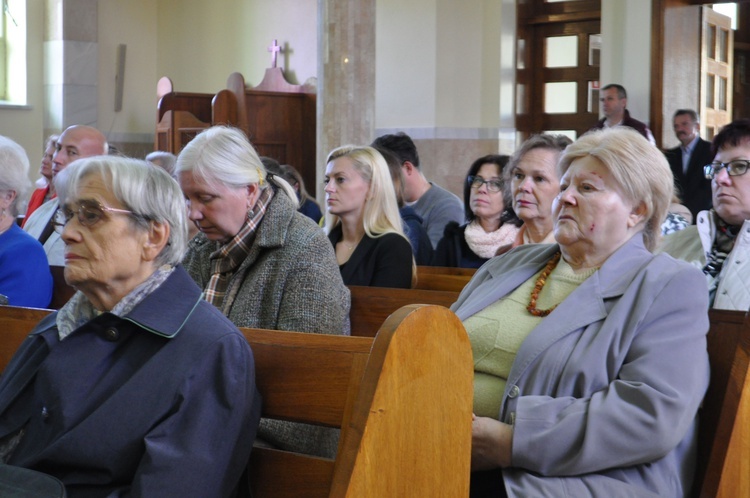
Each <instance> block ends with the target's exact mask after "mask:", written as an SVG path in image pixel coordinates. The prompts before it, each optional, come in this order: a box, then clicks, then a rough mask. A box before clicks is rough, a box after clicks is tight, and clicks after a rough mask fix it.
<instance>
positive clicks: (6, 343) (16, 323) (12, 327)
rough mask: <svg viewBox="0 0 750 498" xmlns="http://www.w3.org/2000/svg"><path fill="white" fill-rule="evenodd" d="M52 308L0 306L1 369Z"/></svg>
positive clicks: (3, 368)
mask: <svg viewBox="0 0 750 498" xmlns="http://www.w3.org/2000/svg"><path fill="white" fill-rule="evenodd" d="M49 314H50V310H43V309H38V308H21V307H17V306H0V371H3V370H5V367H6V366H8V363H9V362H10V359H11V358H12V357H13V355H14V354H15V352H16V350H17V349H18V347H19V346H20V345H21V343H22V342H23V340H24V339H26V336H28V335H29V332H31V331H32V330H33V329H34V327H35V326H36V324H37V323H39V322H40V321H41V320H42V318H44V317H45V316H47V315H49Z"/></svg>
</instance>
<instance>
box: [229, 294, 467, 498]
mask: <svg viewBox="0 0 750 498" xmlns="http://www.w3.org/2000/svg"><path fill="white" fill-rule="evenodd" d="M242 331H243V333H244V334H245V337H246V338H247V340H248V342H249V343H250V345H251V347H252V349H253V352H254V355H255V361H256V369H257V379H258V380H257V382H258V389H259V390H260V392H261V394H262V395H263V399H264V404H263V416H264V417H268V418H276V419H283V420H293V421H299V422H307V423H313V424H316V425H323V426H333V427H340V428H341V437H340V440H339V449H338V454H337V457H336V459H335V461H332V460H327V459H323V458H318V457H311V456H306V455H301V454H296V453H290V452H284V451H280V450H273V449H269V448H254V449H253V454H252V455H251V458H250V464H249V467H248V469H249V472H250V480H251V487H252V491H253V496H254V497H255V498H264V497H274V498H284V497H295V498H311V497H328V496H330V497H344V496H349V497H365V498H366V497H384V496H468V482H469V473H470V469H469V466H470V455H471V411H472V399H473V389H472V380H473V364H472V358H471V347H470V345H469V342H468V337H467V336H466V332H465V330H464V329H463V325H462V324H461V323H460V321H459V320H458V318H457V317H456V316H455V314H453V313H451V312H450V311H449V310H447V309H445V308H443V307H439V306H407V307H405V308H402V309H400V310H398V311H397V312H395V313H393V314H392V315H391V316H390V317H389V318H388V320H386V321H385V323H384V324H383V325H382V327H381V328H380V330H379V332H378V334H377V336H376V337H375V338H374V339H371V338H365V337H348V336H327V335H317V334H302V333H296V332H278V331H259V330H252V329H242Z"/></svg>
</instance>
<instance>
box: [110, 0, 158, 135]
mask: <svg viewBox="0 0 750 498" xmlns="http://www.w3.org/2000/svg"><path fill="white" fill-rule="evenodd" d="M98 7H99V8H98V13H99V20H98V33H99V41H98V46H99V64H98V70H99V79H98V88H97V93H98V103H97V126H98V127H99V129H100V130H101V131H102V132H103V133H105V134H106V135H107V136H108V139H109V140H110V141H120V142H138V141H146V142H147V141H149V140H153V138H152V136H153V133H154V127H155V122H154V120H155V114H156V81H157V80H158V75H157V72H156V46H157V32H156V27H157V6H156V4H155V3H154V2H153V1H151V0H100V2H99V4H98ZM120 44H124V45H125V46H126V50H125V77H124V79H123V85H124V86H123V99H122V110H121V111H120V112H115V110H114V106H115V76H116V74H117V49H118V46H119V45H120Z"/></svg>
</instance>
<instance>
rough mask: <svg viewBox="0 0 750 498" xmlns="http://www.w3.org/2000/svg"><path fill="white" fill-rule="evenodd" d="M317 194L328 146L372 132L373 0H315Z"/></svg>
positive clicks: (366, 138)
mask: <svg viewBox="0 0 750 498" xmlns="http://www.w3.org/2000/svg"><path fill="white" fill-rule="evenodd" d="M318 54H319V56H318V118H317V122H318V127H317V128H318V129H317V147H316V150H317V180H318V181H317V182H316V188H315V189H312V188H310V186H308V187H307V189H308V191H310V192H315V193H316V195H317V198H318V199H320V200H322V199H324V198H325V196H324V194H323V187H322V180H323V177H324V176H325V167H326V165H325V159H326V156H327V155H328V152H330V151H331V149H333V148H335V147H338V146H339V145H344V144H369V143H370V142H371V141H372V140H373V139H374V138H375V137H374V133H375V0H349V1H347V2H341V1H337V0H318Z"/></svg>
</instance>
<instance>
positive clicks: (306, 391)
mask: <svg viewBox="0 0 750 498" xmlns="http://www.w3.org/2000/svg"><path fill="white" fill-rule="evenodd" d="M47 313H49V310H36V309H28V308H15V307H11V306H0V331H1V332H0V334H2V341H0V345H2V348H0V362H1V363H0V369H2V368H5V366H6V365H7V362H8V360H9V358H10V355H12V352H13V351H15V349H16V348H17V347H18V345H20V343H21V342H22V341H23V339H24V338H25V337H26V335H27V334H28V332H29V331H30V330H31V329H32V328H33V327H34V326H35V325H36V323H37V322H38V321H39V320H41V318H43V317H44V316H45V315H46V314H47ZM241 331H242V333H243V334H244V336H245V338H246V339H247V341H248V342H249V344H250V346H251V348H252V350H253V355H254V357H255V364H256V382H257V385H258V389H259V391H260V392H261V394H262V395H263V413H262V414H263V416H264V417H268V418H276V419H282V420H292V421H297V422H305V423H311V424H317V425H323V426H328V427H339V428H340V429H341V436H340V439H339V448H338V453H337V456H336V459H335V460H330V459H325V458H319V457H311V456H307V455H301V454H296V453H291V452H285V451H280V450H273V449H269V448H254V449H253V453H252V455H251V457H250V462H249V464H248V471H249V472H248V473H249V476H250V487H251V489H252V492H253V496H254V498H264V497H275V498H285V497H295V498H312V497H365V498H367V497H373V498H375V497H383V496H451V497H453V496H456V497H458V496H468V490H469V474H470V455H471V412H472V399H473V392H472V380H473V363H472V356H471V347H470V345H469V341H468V337H467V336H466V332H465V330H464V328H463V325H462V324H461V322H460V321H459V320H458V318H457V317H456V315H455V314H453V313H452V312H450V311H449V310H447V309H445V308H442V307H439V306H408V307H405V308H402V309H400V310H398V311H397V312H395V313H393V314H392V315H391V316H390V317H389V318H388V320H386V321H385V323H383V324H382V327H381V328H380V331H379V332H378V334H377V336H376V337H375V338H374V339H373V338H365V337H350V336H330V335H322V334H303V333H298V332H282V331H274V330H260V329H247V328H243V329H241ZM6 352H7V354H6ZM241 498H245V496H242V497H241Z"/></svg>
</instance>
